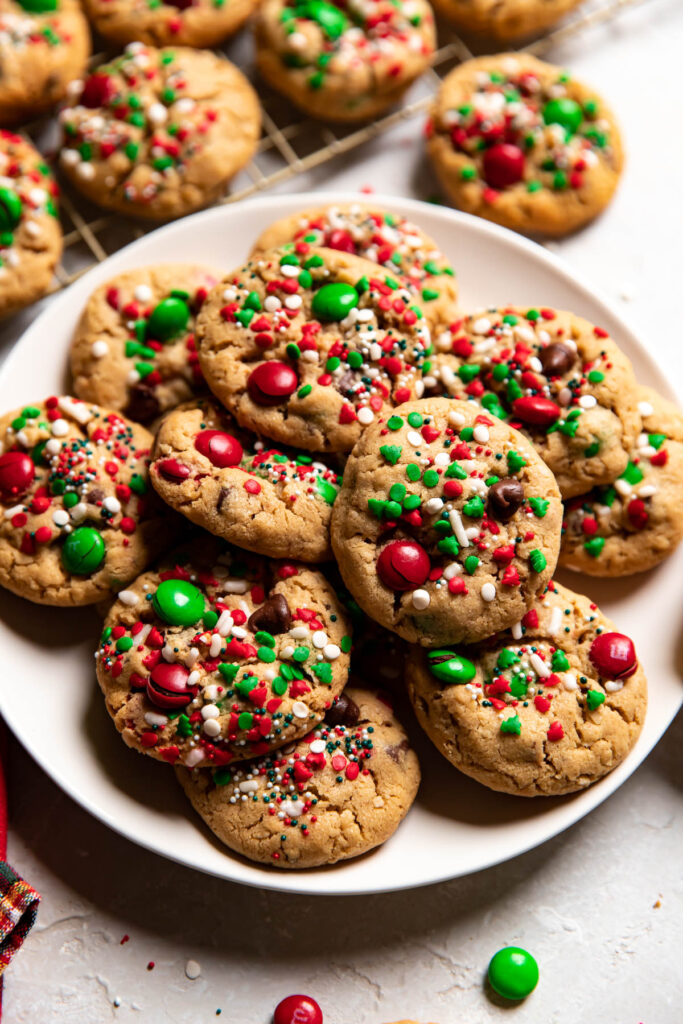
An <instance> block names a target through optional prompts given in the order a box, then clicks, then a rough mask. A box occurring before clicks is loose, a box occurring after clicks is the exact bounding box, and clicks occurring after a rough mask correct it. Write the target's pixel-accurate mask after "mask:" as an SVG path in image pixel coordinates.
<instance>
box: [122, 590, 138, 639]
mask: <svg viewBox="0 0 683 1024" xmlns="http://www.w3.org/2000/svg"><path fill="white" fill-rule="evenodd" d="M118 599H119V601H121V602H122V603H123V604H125V605H126V607H128V608H132V607H133V606H134V605H136V604H137V603H138V601H139V600H140V598H139V597H138V595H137V594H136V593H135V591H134V590H120V591H119V593H118ZM139 635H140V634H138V636H137V637H136V640H137V639H139Z"/></svg>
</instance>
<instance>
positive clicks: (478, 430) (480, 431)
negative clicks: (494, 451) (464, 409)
mask: <svg viewBox="0 0 683 1024" xmlns="http://www.w3.org/2000/svg"><path fill="white" fill-rule="evenodd" d="M472 435H473V437H474V440H475V441H478V442H479V443H480V444H485V443H486V441H488V439H489V431H488V427H485V426H484V424H483V423H477V425H476V427H475V428H474V430H473V432H472Z"/></svg>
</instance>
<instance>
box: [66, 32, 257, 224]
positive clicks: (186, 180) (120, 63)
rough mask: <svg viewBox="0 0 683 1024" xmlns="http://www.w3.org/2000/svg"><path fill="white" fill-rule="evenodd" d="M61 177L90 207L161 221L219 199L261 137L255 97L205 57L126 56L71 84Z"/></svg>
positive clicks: (137, 51) (136, 48) (231, 69)
mask: <svg viewBox="0 0 683 1024" xmlns="http://www.w3.org/2000/svg"><path fill="white" fill-rule="evenodd" d="M60 121H61V125H62V131H63V144H62V149H61V152H60V164H61V167H62V169H63V171H64V173H65V174H66V175H67V176H68V178H69V179H70V180H71V181H72V183H73V184H74V185H75V186H76V188H78V189H79V190H80V191H81V192H82V193H83V194H84V195H85V196H87V198H88V199H91V200H92V201H93V202H95V203H98V204H99V205H100V206H104V207H107V208H108V209H112V210H119V211H122V212H124V213H129V214H134V215H136V216H140V217H147V218H150V219H152V220H163V219H166V218H171V217H180V216H182V215H183V214H186V213H190V212H191V211H193V210H197V209H199V208H200V207H202V206H205V205H206V204H207V203H210V202H212V201H213V200H215V199H217V198H218V197H219V196H220V194H221V192H222V191H223V189H224V188H225V186H226V185H227V183H228V181H230V179H231V178H232V177H233V176H234V175H235V174H236V173H237V172H238V171H239V170H240V169H241V168H242V167H244V166H245V164H247V163H248V162H249V160H250V158H251V156H252V154H253V153H254V151H255V149H256V145H257V142H258V137H259V126H260V110H259V105H258V100H257V97H256V93H255V92H254V90H253V89H252V87H251V85H250V84H249V82H248V81H247V79H246V78H245V77H244V75H243V74H242V72H241V71H239V70H238V69H237V68H236V67H235V66H234V64H231V63H230V61H228V60H226V59H225V58H223V57H217V56H215V55H214V54H213V53H211V52H209V51H207V50H190V49H188V48H186V47H177V48H176V47H173V48H172V49H162V50H158V49H155V48H154V47H152V46H145V45H143V44H142V43H131V44H130V45H129V46H127V47H126V50H125V53H124V54H123V55H122V56H121V57H117V58H116V59H115V60H113V61H111V62H110V63H109V64H104V65H102V66H101V67H99V68H98V69H97V70H96V71H94V72H93V73H92V74H91V75H90V76H89V77H88V78H86V79H85V81H84V82H79V83H76V84H75V89H74V92H73V95H72V97H71V105H70V106H69V107H67V108H66V109H64V110H63V111H62V112H61V114H60Z"/></svg>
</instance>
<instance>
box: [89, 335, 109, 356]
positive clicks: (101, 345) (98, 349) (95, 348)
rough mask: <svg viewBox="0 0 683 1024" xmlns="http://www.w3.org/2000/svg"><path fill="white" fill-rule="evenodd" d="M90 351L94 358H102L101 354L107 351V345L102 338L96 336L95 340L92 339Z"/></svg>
mask: <svg viewBox="0 0 683 1024" xmlns="http://www.w3.org/2000/svg"><path fill="white" fill-rule="evenodd" d="M90 351H91V352H92V354H93V356H94V357H95V359H102V357H103V356H106V355H107V354H108V353H109V345H107V343H106V341H103V340H102V338H98V339H97V341H93V343H92V348H91V349H90Z"/></svg>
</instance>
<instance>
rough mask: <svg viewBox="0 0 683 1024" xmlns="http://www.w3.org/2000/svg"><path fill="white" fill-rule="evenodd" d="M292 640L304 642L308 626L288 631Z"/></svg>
mask: <svg viewBox="0 0 683 1024" xmlns="http://www.w3.org/2000/svg"><path fill="white" fill-rule="evenodd" d="M289 635H290V636H291V637H292V639H293V640H305V639H306V637H307V636H308V626H294V627H293V628H292V629H290V631H289Z"/></svg>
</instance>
